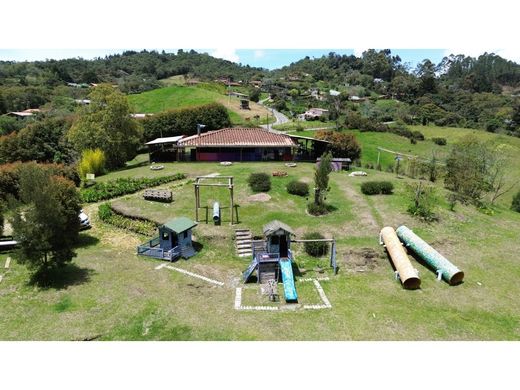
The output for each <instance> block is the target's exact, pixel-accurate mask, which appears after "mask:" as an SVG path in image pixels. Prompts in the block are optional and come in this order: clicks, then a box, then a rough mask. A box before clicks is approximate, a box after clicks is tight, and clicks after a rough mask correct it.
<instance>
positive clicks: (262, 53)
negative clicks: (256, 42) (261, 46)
mask: <svg viewBox="0 0 520 390" xmlns="http://www.w3.org/2000/svg"><path fill="white" fill-rule="evenodd" d="M253 56H254V57H255V58H256V59H258V58H263V57H265V51H263V50H255V51H254V53H253Z"/></svg>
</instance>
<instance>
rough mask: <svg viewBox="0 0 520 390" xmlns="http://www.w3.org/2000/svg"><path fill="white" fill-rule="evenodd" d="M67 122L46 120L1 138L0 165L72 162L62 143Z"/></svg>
mask: <svg viewBox="0 0 520 390" xmlns="http://www.w3.org/2000/svg"><path fill="white" fill-rule="evenodd" d="M69 128H70V120H67V119H64V118H45V119H43V120H41V121H38V122H34V123H31V124H29V125H28V126H27V127H25V128H23V129H21V130H20V131H18V132H16V133H11V134H10V135H9V136H6V137H2V138H0V162H14V161H38V162H60V163H61V162H66V163H68V162H71V161H72V160H73V156H74V152H73V150H72V148H71V145H70V144H68V142H67V141H66V139H65V132H66V131H67V130H68V129H69Z"/></svg>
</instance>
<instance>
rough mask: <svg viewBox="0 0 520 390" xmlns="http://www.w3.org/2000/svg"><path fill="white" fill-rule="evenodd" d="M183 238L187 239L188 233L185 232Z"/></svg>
mask: <svg viewBox="0 0 520 390" xmlns="http://www.w3.org/2000/svg"><path fill="white" fill-rule="evenodd" d="M184 238H188V231H187V230H186V231H185V232H184Z"/></svg>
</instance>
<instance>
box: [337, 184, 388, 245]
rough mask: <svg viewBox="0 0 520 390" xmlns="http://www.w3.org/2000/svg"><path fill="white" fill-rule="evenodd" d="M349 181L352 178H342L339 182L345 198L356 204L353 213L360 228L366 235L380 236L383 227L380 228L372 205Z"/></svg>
mask: <svg viewBox="0 0 520 390" xmlns="http://www.w3.org/2000/svg"><path fill="white" fill-rule="evenodd" d="M348 179H350V178H342V179H341V180H339V181H338V185H339V187H340V188H341V189H342V190H343V192H344V194H345V196H346V197H347V198H348V199H349V200H351V201H352V202H353V203H354V206H353V208H352V213H353V214H355V215H356V217H357V218H356V219H357V221H358V223H359V228H360V229H362V231H363V233H364V235H372V234H379V231H380V229H381V228H382V226H379V223H378V222H377V220H376V218H375V217H374V215H373V213H372V209H371V207H370V205H369V204H368V202H367V201H366V200H365V199H364V198H363V195H361V194H360V193H359V192H357V191H356V189H355V188H353V186H352V184H351V183H350V182H349V180H348Z"/></svg>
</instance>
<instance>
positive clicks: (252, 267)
mask: <svg viewBox="0 0 520 390" xmlns="http://www.w3.org/2000/svg"><path fill="white" fill-rule="evenodd" d="M257 266H258V261H256V259H253V261H252V262H251V264H249V267H247V269H246V270H245V271H244V273H243V277H244V283H247V281H248V280H249V278H250V277H251V274H252V273H253V272H254V271H255V269H256V267H257Z"/></svg>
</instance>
